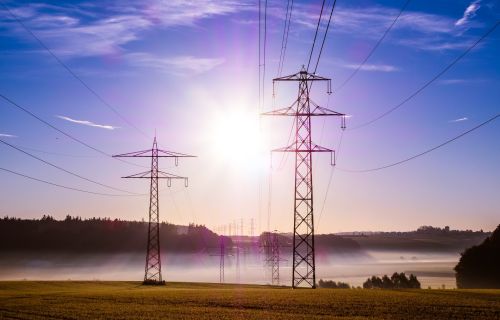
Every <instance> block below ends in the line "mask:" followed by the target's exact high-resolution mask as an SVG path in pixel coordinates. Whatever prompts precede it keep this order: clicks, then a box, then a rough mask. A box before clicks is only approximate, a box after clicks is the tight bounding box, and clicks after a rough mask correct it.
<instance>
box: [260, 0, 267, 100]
mask: <svg viewBox="0 0 500 320" xmlns="http://www.w3.org/2000/svg"><path fill="white" fill-rule="evenodd" d="M259 1H260V0H259ZM266 46H267V0H266V1H265V2H264V48H263V58H264V60H263V64H262V106H263V107H264V103H265V101H266V100H265V99H266V95H265V92H266V90H265V87H266Z"/></svg>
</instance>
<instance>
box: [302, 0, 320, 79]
mask: <svg viewBox="0 0 500 320" xmlns="http://www.w3.org/2000/svg"><path fill="white" fill-rule="evenodd" d="M324 7H325V0H323V3H322V4H321V11H320V12H319V17H318V24H317V25H316V32H315V33H314V40H313V44H312V46H311V52H310V53H309V62H307V69H306V70H307V71H309V65H310V64H311V58H312V55H313V52H314V47H315V45H316V38H317V36H318V31H319V25H320V24H321V16H322V15H323V9H324Z"/></svg>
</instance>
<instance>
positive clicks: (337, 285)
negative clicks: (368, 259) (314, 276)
mask: <svg viewBox="0 0 500 320" xmlns="http://www.w3.org/2000/svg"><path fill="white" fill-rule="evenodd" d="M318 284H319V287H320V288H333V289H350V288H351V286H350V285H349V284H348V283H345V282H341V281H339V282H335V281H332V280H325V281H323V280H322V279H320V280H319V283H318Z"/></svg>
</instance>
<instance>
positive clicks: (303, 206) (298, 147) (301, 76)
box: [264, 67, 345, 288]
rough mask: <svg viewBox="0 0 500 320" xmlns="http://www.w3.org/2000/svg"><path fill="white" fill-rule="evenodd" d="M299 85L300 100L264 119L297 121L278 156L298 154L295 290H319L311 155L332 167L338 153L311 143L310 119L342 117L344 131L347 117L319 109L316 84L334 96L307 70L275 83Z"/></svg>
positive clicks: (269, 113)
mask: <svg viewBox="0 0 500 320" xmlns="http://www.w3.org/2000/svg"><path fill="white" fill-rule="evenodd" d="M281 81H296V82H298V83H299V93H298V97H297V100H295V102H294V103H293V104H292V105H291V106H290V107H287V108H282V109H278V110H275V111H271V112H266V113H264V115H273V116H292V117H294V118H295V119H294V120H295V141H293V142H292V144H291V145H289V146H286V147H284V148H279V149H275V150H273V151H277V152H293V153H295V195H294V218H293V220H294V226H293V265H292V269H293V270H292V287H294V288H295V287H299V286H306V287H311V288H315V287H316V265H315V253H314V215H313V212H314V206H313V175H312V154H313V153H314V152H328V153H330V157H331V164H332V165H334V164H335V151H334V150H331V149H328V148H324V147H321V146H319V145H317V144H315V143H313V142H312V139H311V134H312V124H311V117H321V116H339V117H341V119H342V124H341V127H342V129H344V128H345V114H343V113H339V112H336V111H333V110H330V109H327V108H324V107H320V106H319V105H317V104H316V103H314V102H313V101H312V100H311V99H310V90H311V86H312V84H313V83H314V82H318V81H324V82H326V83H327V92H328V94H330V93H331V80H330V79H328V78H324V77H320V76H317V75H316V74H314V73H309V72H308V71H307V70H306V69H305V68H304V67H303V68H302V70H301V71H300V72H297V73H295V74H292V75H289V76H284V77H279V78H275V79H273V86H274V85H275V84H276V82H281Z"/></svg>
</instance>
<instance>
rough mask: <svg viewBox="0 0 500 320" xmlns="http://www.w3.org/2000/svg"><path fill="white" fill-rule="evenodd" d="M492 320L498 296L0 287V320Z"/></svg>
mask: <svg viewBox="0 0 500 320" xmlns="http://www.w3.org/2000/svg"><path fill="white" fill-rule="evenodd" d="M47 318H48V319H134V320H135V319H337V318H338V319H370V318H373V319H500V290H428V289H422V290H364V289H349V290H348V289H316V290H310V289H296V290H292V289H290V288H285V287H266V286H249V285H248V286H247V285H245V286H237V285H219V284H196V283H167V285H166V286H161V287H152V286H142V285H141V284H140V283H138V282H72V281H60V282H52V281H46V282H32V281H17V282H0V319H47Z"/></svg>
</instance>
